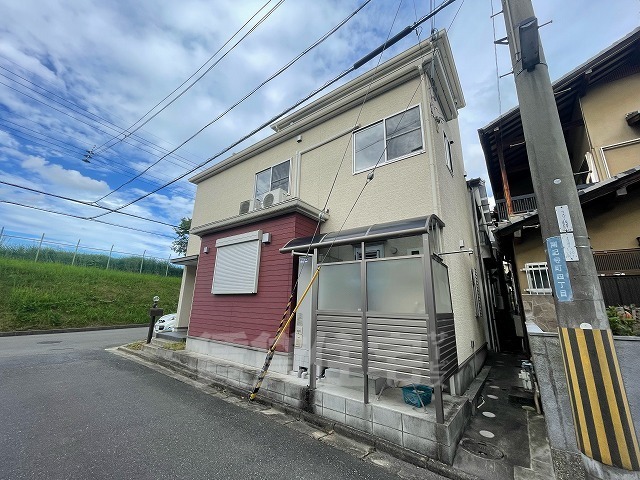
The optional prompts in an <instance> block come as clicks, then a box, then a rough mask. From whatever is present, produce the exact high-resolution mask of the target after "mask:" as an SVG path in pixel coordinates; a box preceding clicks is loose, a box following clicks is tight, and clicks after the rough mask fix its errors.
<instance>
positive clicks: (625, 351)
mask: <svg viewBox="0 0 640 480" xmlns="http://www.w3.org/2000/svg"><path fill="white" fill-rule="evenodd" d="M529 344H530V346H531V355H532V358H533V363H534V367H535V370H536V376H537V378H538V384H539V386H540V394H541V397H542V406H543V408H544V412H545V417H546V420H547V433H548V436H549V445H550V447H551V453H552V458H553V464H554V468H555V471H556V474H557V477H558V478H563V479H564V478H567V479H572V480H573V479H579V478H584V470H583V465H582V460H581V457H580V452H579V450H578V446H577V443H576V436H575V430H574V426H573V425H574V424H573V416H572V413H571V404H570V400H569V392H568V391H567V383H566V376H565V372H564V365H563V361H562V353H561V350H560V342H559V339H558V335H557V334H551V333H529ZM614 344H615V348H616V353H617V355H618V362H619V364H620V370H621V372H622V379H623V382H624V385H625V389H626V391H627V399H628V400H629V407H630V409H631V416H632V418H633V422H634V426H635V429H636V435H638V437H640V384H639V383H638V381H637V379H638V378H640V365H639V364H638V361H637V359H638V357H639V356H640V338H638V337H614Z"/></svg>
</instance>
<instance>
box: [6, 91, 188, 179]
mask: <svg viewBox="0 0 640 480" xmlns="http://www.w3.org/2000/svg"><path fill="white" fill-rule="evenodd" d="M0 85H4V86H5V87H7V88H10V89H11V90H14V91H16V92H18V93H20V94H21V95H24V96H26V97H27V98H30V99H32V100H34V101H36V102H38V103H41V104H43V105H45V106H47V107H49V108H51V109H53V110H55V111H57V112H59V113H61V114H63V115H66V116H68V117H69V118H72V119H74V120H76V121H77V122H80V123H83V124H85V125H87V126H89V127H91V128H93V129H94V130H97V131H98V132H100V133H103V134H107V135H108V133H107V132H106V131H104V130H102V129H101V128H100V127H98V126H96V125H92V124H91V123H89V122H86V121H84V120H81V119H79V118H77V117H75V116H73V115H71V114H70V113H68V112H65V111H63V110H60V109H59V108H56V107H54V106H52V105H50V104H48V103H46V102H43V101H42V100H39V99H37V98H35V97H33V96H31V95H29V94H27V93H25V92H23V91H20V90H18V89H17V88H14V87H12V86H10V85H7V84H6V83H4V82H1V81H0ZM25 88H27V87H25ZM35 93H38V92H35ZM38 95H41V96H44V95H42V94H40V93H38ZM44 98H47V100H52V99H50V98H48V97H46V96H44ZM52 101H54V102H56V103H60V102H57V101H55V100H52ZM62 106H64V105H62ZM72 112H74V113H78V112H75V111H74V110H72ZM98 123H100V122H98ZM107 128H110V129H112V130H115V128H114V127H111V126H108V125H107ZM124 142H125V143H127V144H128V145H131V146H132V147H134V148H137V149H139V150H142V151H143V152H146V153H148V154H150V155H152V156H157V155H156V154H154V153H153V152H151V151H149V150H146V149H145V148H142V147H141V146H140V145H137V144H135V143H132V142H127V141H124ZM176 150H177V149H175V150H173V151H171V152H169V153H167V154H165V155H163V156H162V157H161V159H162V160H164V159H165V158H167V157H168V156H169V155H171V154H172V153H174V152H175V151H176ZM167 161H168V162H169V163H172V164H174V165H176V166H178V167H181V168H183V166H182V165H178V164H176V163H174V162H172V161H171V160H167ZM192 164H193V163H192Z"/></svg>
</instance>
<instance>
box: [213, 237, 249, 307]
mask: <svg viewBox="0 0 640 480" xmlns="http://www.w3.org/2000/svg"><path fill="white" fill-rule="evenodd" d="M261 240H262V230H256V231H253V232H248V233H243V234H240V235H234V236H232V237H225V238H220V239H218V240H217V241H216V265H215V269H214V272H213V288H212V289H211V292H212V293H213V294H215V295H229V294H238V293H257V292H258V271H259V267H260V250H261V247H262V244H261Z"/></svg>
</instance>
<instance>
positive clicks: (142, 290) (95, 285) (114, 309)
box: [0, 258, 180, 331]
mask: <svg viewBox="0 0 640 480" xmlns="http://www.w3.org/2000/svg"><path fill="white" fill-rule="evenodd" d="M179 292H180V279H179V278H176V277H163V276H158V275H147V274H139V273H129V272H120V271H112V270H102V269H96V268H88V267H78V266H70V265H62V264H56V263H34V262H33V261H31V260H13V259H7V258H0V331H12V330H39V329H44V330H47V329H51V328H67V327H93V326H102V325H123V324H130V323H141V324H145V323H148V322H149V315H148V313H149V312H148V311H149V308H150V307H151V304H152V299H153V296H154V295H158V296H159V297H160V304H159V307H161V308H164V311H165V312H166V313H172V312H175V311H176V309H177V305H178V295H179Z"/></svg>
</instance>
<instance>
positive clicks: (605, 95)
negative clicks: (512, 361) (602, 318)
mask: <svg viewBox="0 0 640 480" xmlns="http://www.w3.org/2000/svg"><path fill="white" fill-rule="evenodd" d="M553 90H554V92H555V98H556V105H557V107H558V113H559V116H560V122H561V124H562V129H563V132H564V137H565V141H566V145H567V151H568V153H569V158H570V160H571V165H572V168H573V171H574V172H575V173H574V176H575V182H576V188H577V189H578V190H579V196H580V201H581V203H582V205H583V207H582V208H583V213H584V216H585V221H586V225H587V229H588V232H589V238H590V240H591V247H592V250H593V255H594V258H595V263H596V268H597V270H598V273H599V274H600V275H601V277H600V283H601V285H602V288H603V295H604V298H605V302H606V303H607V304H608V305H618V304H629V303H635V304H638V303H640V248H638V247H639V246H640V188H639V187H640V114H639V113H638V110H640V28H639V29H636V30H634V31H633V32H632V33H631V34H629V35H628V36H626V37H625V38H623V39H622V40H620V41H619V42H617V43H615V44H614V45H612V46H611V47H609V48H607V49H606V50H604V51H603V52H601V53H599V54H598V55H596V56H595V57H593V58H592V59H590V60H588V61H587V62H586V63H584V64H583V65H581V66H579V67H578V68H576V69H574V70H573V71H571V72H570V73H568V74H567V75H565V76H563V77H562V78H560V79H559V80H557V81H556V82H555V83H554V84H553ZM478 132H479V135H480V141H481V143H482V147H483V150H484V154H485V160H486V163H487V168H488V171H489V179H490V182H491V186H492V188H493V193H494V197H495V199H496V216H497V228H496V230H495V234H496V236H497V238H498V239H499V242H500V247H501V250H502V252H503V253H504V255H505V256H506V257H507V259H508V260H509V261H510V262H511V264H512V266H513V270H514V271H515V272H517V275H514V279H513V280H514V285H515V288H516V289H517V290H518V291H519V293H520V294H521V298H522V307H523V308H524V313H525V316H526V318H527V320H531V321H533V322H535V323H536V324H537V325H538V326H539V327H540V328H542V329H543V330H545V331H554V330H555V329H556V328H557V324H556V320H555V309H554V304H553V299H552V296H551V294H552V291H551V284H550V281H549V273H548V269H547V261H546V254H545V250H544V247H543V241H542V237H541V234H540V229H539V224H538V217H537V211H536V196H535V194H534V193H533V184H532V180H531V173H530V170H529V161H528V158H527V152H526V148H525V142H524V134H523V130H522V123H521V119H520V111H519V109H518V108H516V109H513V110H511V111H509V112H507V113H506V114H504V115H503V116H502V117H500V118H498V119H496V120H494V121H493V122H491V123H490V124H489V125H487V126H486V127H484V128H482V129H480V130H479V131H478Z"/></svg>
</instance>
